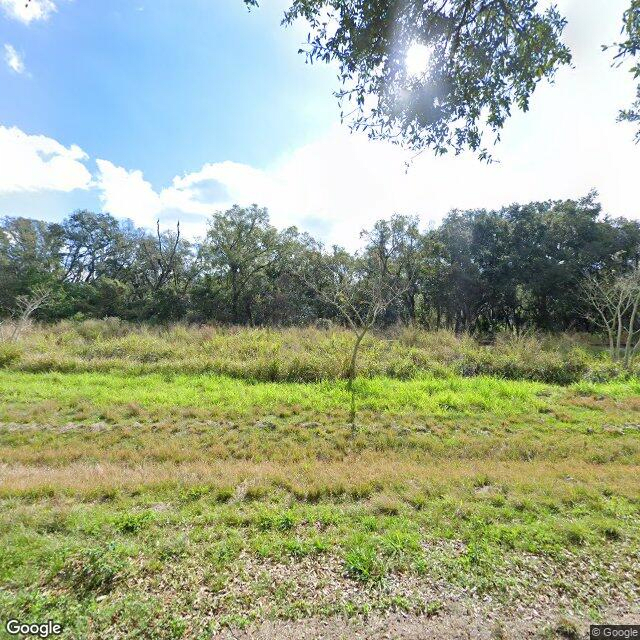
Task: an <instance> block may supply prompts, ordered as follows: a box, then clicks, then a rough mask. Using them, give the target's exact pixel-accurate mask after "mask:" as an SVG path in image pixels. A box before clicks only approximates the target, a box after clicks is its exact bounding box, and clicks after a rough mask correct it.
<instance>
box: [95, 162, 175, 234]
mask: <svg viewBox="0 0 640 640" xmlns="http://www.w3.org/2000/svg"><path fill="white" fill-rule="evenodd" d="M96 164H97V165H98V171H99V175H98V177H97V181H98V185H99V188H100V190H101V194H100V201H101V202H102V208H103V210H104V211H109V213H111V214H113V215H114V216H118V217H121V218H131V219H132V220H133V221H134V222H135V223H137V224H139V225H143V226H150V225H151V224H152V222H153V219H154V217H155V216H157V215H158V214H159V213H160V212H161V211H162V208H163V207H162V205H161V203H160V196H159V195H158V194H157V193H155V191H154V190H153V187H152V186H151V184H149V183H148V182H147V181H146V180H145V179H144V177H143V175H142V171H127V170H126V169H123V168H122V167H118V166H116V165H114V164H113V163H111V162H109V161H108V160H97V161H96Z"/></svg>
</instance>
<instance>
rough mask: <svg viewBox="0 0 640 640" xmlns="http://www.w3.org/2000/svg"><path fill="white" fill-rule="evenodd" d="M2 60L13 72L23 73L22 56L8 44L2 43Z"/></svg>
mask: <svg viewBox="0 0 640 640" xmlns="http://www.w3.org/2000/svg"><path fill="white" fill-rule="evenodd" d="M4 60H5V62H6V63H7V65H8V67H9V69H11V70H12V71H14V72H15V73H24V71H25V66H24V60H23V59H22V56H21V55H20V54H19V53H18V52H17V51H16V50H15V47H13V46H12V45H10V44H5V45H4Z"/></svg>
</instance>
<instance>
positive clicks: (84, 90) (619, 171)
mask: <svg viewBox="0 0 640 640" xmlns="http://www.w3.org/2000/svg"><path fill="white" fill-rule="evenodd" d="M262 4H263V5H264V6H263V7H261V8H260V9H257V10H253V11H251V12H248V11H247V10H246V8H245V7H244V5H243V3H242V1H241V0H108V2H105V1H104V0H32V5H33V6H32V7H30V8H29V9H26V8H25V6H24V0H0V52H1V53H2V54H3V60H2V61H1V62H2V64H0V127H1V128H0V215H17V214H20V215H29V216H33V217H42V218H47V219H60V218H62V217H64V215H66V214H68V213H69V212H70V211H71V210H73V209H74V208H76V207H89V208H93V209H97V210H100V209H102V210H109V211H111V212H112V213H114V215H117V216H119V217H131V218H132V219H134V221H135V222H136V223H138V224H142V225H152V224H153V222H154V220H155V219H156V218H160V219H161V220H162V221H163V224H166V225H171V224H174V223H175V220H176V219H180V220H182V221H183V223H184V225H185V226H186V228H188V229H189V230H190V232H191V233H192V234H195V235H197V234H198V233H201V232H202V230H203V229H204V221H205V220H206V217H207V216H208V215H209V214H210V213H211V212H213V211H215V210H217V209H219V208H222V207H224V206H228V205H229V204H231V203H232V202H240V203H250V202H258V203H259V204H264V205H267V206H269V208H270V210H271V212H272V216H273V220H274V222H275V223H276V224H277V225H279V226H284V225H286V224H298V225H299V226H301V227H303V228H305V229H308V230H310V231H313V232H315V233H319V234H320V235H322V236H323V237H324V239H326V240H331V241H336V240H337V241H341V242H342V243H345V244H350V243H353V242H355V241H356V240H357V235H358V231H359V229H360V228H362V227H364V226H367V225H368V224H370V223H371V222H373V220H374V219H375V218H377V217H381V216H389V215H391V214H392V213H394V212H401V213H413V214H419V215H420V216H421V217H422V219H423V220H424V222H425V224H429V223H434V222H436V221H437V220H438V219H440V218H441V217H442V216H443V215H444V214H445V213H446V212H447V211H448V210H449V209H451V208H453V207H480V206H487V207H493V206H501V205H502V204H508V203H510V202H512V201H514V200H520V201H524V200H527V199H534V198H541V199H542V198H559V197H572V196H573V197H578V196H580V195H583V194H584V193H586V191H588V190H589V189H590V188H596V189H598V190H599V191H600V193H601V196H602V200H603V203H604V204H605V208H606V209H607V211H609V212H610V213H612V214H614V215H627V216H629V217H634V218H639V217H640V205H639V203H638V198H637V195H636V192H637V188H634V187H635V185H634V181H637V173H638V168H639V166H640V163H639V160H640V148H639V147H637V146H635V145H634V144H633V142H632V137H633V131H632V129H631V128H630V127H629V126H628V125H621V124H616V123H615V117H616V113H617V110H618V109H619V108H620V107H623V106H626V105H628V104H630V102H631V101H632V98H633V93H634V87H633V83H632V81H631V77H630V75H629V74H628V73H627V72H626V71H625V70H624V69H611V68H610V59H609V58H608V57H607V54H602V52H601V51H600V45H601V44H603V43H606V42H610V41H612V40H615V39H616V38H617V36H618V32H619V27H620V17H621V14H622V11H623V9H624V7H625V1H624V0H590V2H589V3H585V2H583V1H582V0H563V1H561V2H560V3H559V4H560V8H561V9H562V10H563V11H565V13H566V14H567V16H568V18H569V27H568V29H567V41H568V42H569V44H570V45H571V46H572V48H573V52H574V56H575V61H576V68H575V69H572V70H569V69H566V70H563V71H561V73H560V74H559V75H558V80H557V84H556V86H553V87H551V86H542V87H540V89H539V90H538V91H537V92H536V95H535V96H534V100H533V102H532V110H531V112H530V113H529V114H517V115H516V116H515V117H514V118H513V119H512V121H511V122H509V124H508V126H507V128H506V129H505V132H504V142H503V144H502V145H501V146H500V147H499V148H498V149H497V152H496V156H497V157H498V159H499V160H500V161H501V162H500V163H499V164H497V165H494V166H492V167H487V166H486V165H482V164H481V163H480V162H479V161H478V160H477V159H476V158H474V157H472V156H462V157H458V158H434V157H433V156H431V155H430V154H423V155H422V156H420V157H419V158H418V159H417V160H416V161H415V162H414V164H413V166H412V167H411V169H410V170H409V172H406V171H405V167H404V161H405V159H406V156H405V155H404V154H403V152H402V151H401V150H400V149H397V148H396V147H392V146H391V145H386V144H384V143H372V142H369V141H367V140H366V139H364V138H363V137H361V136H354V135H349V134H348V133H347V130H346V128H345V127H344V126H342V125H340V122H339V109H338V106H337V104H336V102H335V99H334V98H333V96H332V91H333V90H334V89H335V88H336V81H335V70H334V69H332V68H330V67H327V66H323V65H314V66H309V65H306V64H305V63H304V59H303V57H302V56H300V55H298V53H297V50H298V48H299V47H300V45H301V44H302V42H303V41H304V37H305V33H306V32H305V28H304V25H303V24H300V25H296V26H294V27H292V28H289V29H284V28H283V27H281V26H280V24H279V22H280V18H281V15H282V10H283V8H284V7H285V4H286V3H285V2H284V0H264V2H263V3H262ZM29 12H31V13H29Z"/></svg>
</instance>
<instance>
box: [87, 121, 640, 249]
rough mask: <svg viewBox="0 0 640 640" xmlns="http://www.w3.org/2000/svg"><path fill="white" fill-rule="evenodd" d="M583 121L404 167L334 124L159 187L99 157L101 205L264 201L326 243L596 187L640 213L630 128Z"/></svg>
mask: <svg viewBox="0 0 640 640" xmlns="http://www.w3.org/2000/svg"><path fill="white" fill-rule="evenodd" d="M583 124H584V123H578V125H577V126H576V128H575V129H574V130H567V129H566V127H565V125H564V123H563V122H559V123H558V124H557V125H556V127H555V128H554V129H552V130H545V128H544V127H545V126H546V124H544V122H541V123H537V124H536V123H535V122H532V123H531V126H532V127H533V129H532V132H531V134H532V135H533V136H534V137H536V136H537V137H538V139H539V140H540V141H541V143H540V145H539V148H538V149H537V150H534V149H533V148H532V146H531V141H530V138H529V137H528V136H527V137H526V138H525V139H522V140H518V139H512V140H510V141H507V143H506V144H505V147H504V148H503V149H502V150H501V153H500V160H501V162H500V163H495V164H491V165H487V164H484V163H480V162H479V161H478V160H477V159H476V158H475V157H474V156H471V155H467V156H462V155H461V156H457V157H456V156H445V157H438V158H436V157H434V156H433V155H431V154H429V153H425V154H423V155H422V156H419V157H418V158H417V159H415V160H414V162H413V164H412V165H410V166H409V168H408V169H406V164H405V163H406V161H407V160H408V159H409V156H408V155H407V154H406V153H405V152H403V151H402V150H401V149H400V148H399V147H397V146H395V145H392V144H390V143H382V142H371V141H369V140H368V139H367V138H366V137H364V136H361V135H355V134H354V135H350V134H349V133H347V132H346V131H345V130H344V129H342V128H340V127H336V128H335V129H334V130H333V131H331V132H330V133H329V134H328V135H326V136H324V137H322V138H320V139H318V140H317V141H315V142H312V143H310V144H307V145H304V146H302V147H301V148H299V149H297V150H296V151H294V152H293V153H291V154H288V155H286V156H283V157H282V158H281V159H280V160H279V161H278V162H276V163H274V164H273V165H272V166H270V167H267V168H265V169H257V168H254V167H251V166H249V165H246V164H240V163H235V162H220V163H214V164H207V165H205V166H203V167H202V169H201V170H199V171H197V172H194V173H189V174H186V175H183V176H179V177H176V178H174V179H173V181H172V183H171V184H170V185H169V186H167V187H165V188H163V189H161V190H157V191H156V190H154V189H153V188H152V186H151V185H150V183H149V182H147V181H145V180H144V178H143V175H142V173H141V172H140V171H131V172H130V171H127V170H125V169H123V168H120V167H115V166H114V165H112V164H111V163H105V164H104V167H106V168H107V170H105V168H104V167H103V166H101V172H102V176H101V178H100V180H99V188H100V189H101V190H102V201H103V203H104V208H105V210H109V211H111V213H113V214H114V215H118V216H128V217H131V218H133V219H134V220H135V221H136V222H137V223H138V224H143V225H146V226H152V225H153V223H154V221H155V219H156V217H158V216H161V215H162V214H163V212H164V213H165V216H170V217H171V218H176V217H177V218H180V217H181V216H185V217H186V218H187V219H188V218H189V216H190V215H191V214H199V215H206V216H208V215H210V214H211V213H213V212H215V211H218V210H221V209H224V208H226V207H228V206H230V205H231V204H234V203H238V204H241V205H248V204H251V203H254V202H255V203H257V204H259V205H263V206H266V207H268V208H269V210H270V213H271V219H272V222H273V223H274V224H275V225H276V226H278V227H280V228H283V227H286V226H288V225H292V224H295V225H298V226H299V227H300V228H302V229H303V230H309V231H311V232H312V233H314V234H316V235H319V236H321V237H322V239H323V240H325V241H326V242H328V243H337V244H342V245H346V246H348V247H354V246H356V245H357V244H358V237H359V232H360V231H361V230H362V229H363V228H365V227H369V226H371V224H372V223H373V222H374V221H375V220H377V219H379V218H383V217H389V216H390V215H392V214H393V213H404V214H416V215H420V217H421V220H422V222H423V224H428V223H431V222H433V223H435V222H437V221H439V220H441V219H442V217H443V216H445V215H446V214H447V212H448V211H450V210H451V209H452V208H461V209H465V208H480V207H485V208H498V207H501V206H503V205H507V204H510V203H512V202H516V201H517V202H527V201H530V200H546V199H549V198H553V199H556V198H557V199H561V198H575V197H579V196H581V195H585V194H586V193H587V192H588V191H589V190H590V189H591V188H594V187H595V188H597V189H599V191H600V195H601V200H602V202H603V204H604V206H605V210H606V211H607V212H609V213H611V214H613V215H626V216H629V217H636V218H639V217H640V207H639V205H638V203H637V199H636V197H635V188H634V172H635V167H637V161H636V163H634V158H636V157H637V155H638V151H639V149H638V148H637V147H635V146H634V145H633V143H632V142H631V137H630V136H629V132H628V130H626V129H624V128H623V127H620V125H617V124H616V123H615V122H614V121H613V120H612V125H611V127H610V128H609V129H608V130H607V131H603V132H602V133H601V134H599V135H591V136H589V137H581V135H580V130H581V127H582V125H583ZM543 125H544V126H543ZM537 126H540V127H541V130H540V131H537V130H536V127H537ZM569 150H570V151H569ZM184 222H185V218H183V224H184ZM188 227H189V228H190V229H191V230H192V231H193V232H194V233H202V232H203V231H204V224H200V225H198V224H194V223H193V222H191V223H188Z"/></svg>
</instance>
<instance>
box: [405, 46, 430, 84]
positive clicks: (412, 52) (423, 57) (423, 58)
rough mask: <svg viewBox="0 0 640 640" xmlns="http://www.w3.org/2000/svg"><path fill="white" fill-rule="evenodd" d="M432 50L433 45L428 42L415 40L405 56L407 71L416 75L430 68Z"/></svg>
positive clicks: (411, 74)
mask: <svg viewBox="0 0 640 640" xmlns="http://www.w3.org/2000/svg"><path fill="white" fill-rule="evenodd" d="M432 52H433V51H432V49H431V47H428V46H427V45H426V44H420V43H418V42H414V43H413V44H412V45H411V46H410V47H409V49H408V50H407V55H406V58H405V66H406V69H407V73H408V74H409V75H410V76H414V77H419V76H422V75H424V73H425V72H426V71H427V69H428V68H429V62H430V60H431V54H432Z"/></svg>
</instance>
